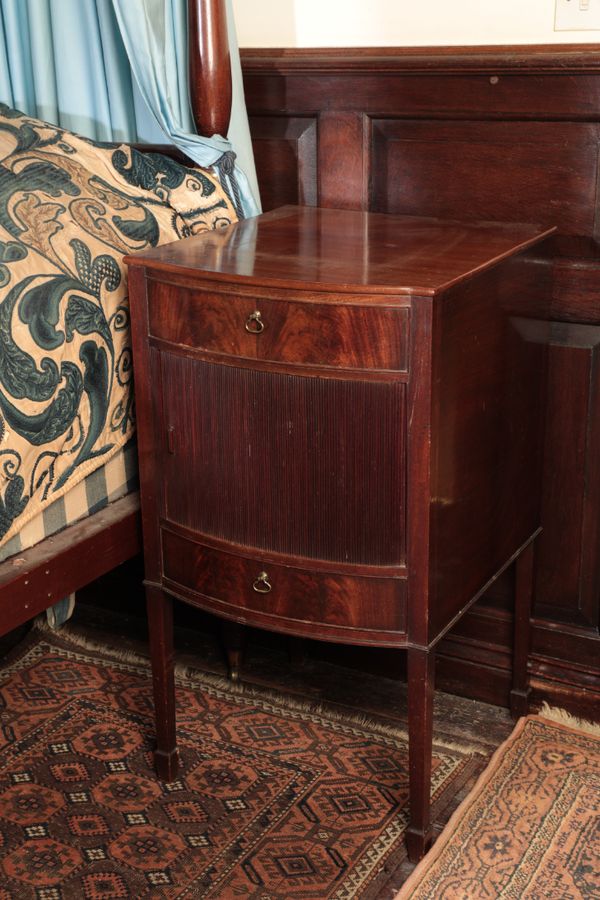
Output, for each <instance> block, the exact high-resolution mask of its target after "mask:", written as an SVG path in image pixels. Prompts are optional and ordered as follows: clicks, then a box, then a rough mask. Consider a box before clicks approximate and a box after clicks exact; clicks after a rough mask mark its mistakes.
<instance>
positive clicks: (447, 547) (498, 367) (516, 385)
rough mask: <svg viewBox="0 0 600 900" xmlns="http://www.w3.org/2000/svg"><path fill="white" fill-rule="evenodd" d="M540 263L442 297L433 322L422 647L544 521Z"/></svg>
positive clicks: (503, 269) (507, 268) (510, 266)
mask: <svg viewBox="0 0 600 900" xmlns="http://www.w3.org/2000/svg"><path fill="white" fill-rule="evenodd" d="M547 276H548V266H547V264H546V263H545V262H543V261H539V262H537V263H535V262H533V261H530V260H528V259H526V258H524V257H518V258H516V259H514V260H511V261H509V262H505V263H503V264H501V265H499V266H497V267H496V268H495V269H492V270H491V271H489V272H487V273H485V274H483V275H481V276H479V277H477V278H474V279H473V280H472V281H470V282H469V283H468V284H467V285H465V286H461V287H459V288H455V289H453V290H451V291H450V292H448V294H447V296H445V297H444V298H442V301H441V305H440V308H439V309H438V314H437V320H436V323H435V325H434V363H433V367H434V378H433V402H432V407H433V408H432V419H433V423H434V424H433V427H432V433H433V435H434V445H433V448H432V513H431V523H432V526H431V527H432V545H433V564H432V566H433V568H432V581H433V590H434V595H435V599H434V600H432V603H431V613H430V615H431V621H430V638H431V639H433V638H434V637H435V636H436V635H437V634H439V632H440V630H441V629H442V628H443V626H444V625H445V624H446V623H447V622H448V621H449V620H450V619H451V618H452V617H453V616H454V615H456V614H457V613H458V612H459V611H460V610H461V609H462V608H463V607H464V606H465V604H467V603H468V602H469V601H470V600H471V599H472V598H473V597H474V596H475V595H476V594H477V593H478V592H479V591H481V589H482V588H483V587H484V586H485V584H486V583H487V582H488V581H489V580H490V579H492V578H493V577H494V576H495V575H496V574H497V573H498V572H499V571H500V569H501V568H502V567H503V566H504V565H505V564H506V563H507V562H508V561H509V560H510V558H511V557H512V556H513V555H514V553H516V551H517V550H518V549H519V548H520V547H521V546H522V545H523V544H524V543H525V542H526V541H527V540H528V539H529V538H530V536H531V535H532V534H533V533H534V532H535V530H536V529H537V528H538V527H539V524H540V494H541V459H542V436H543V430H542V419H543V398H544V383H545V372H546V363H547V342H548V336H549V326H548V324H547V322H544V321H542V320H541V319H538V318H537V313H538V312H539V309H540V303H541V302H542V301H541V298H543V296H544V292H545V285H547V284H548V280H547Z"/></svg>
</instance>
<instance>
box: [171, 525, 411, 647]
mask: <svg viewBox="0 0 600 900" xmlns="http://www.w3.org/2000/svg"><path fill="white" fill-rule="evenodd" d="M162 543H163V571H164V578H165V584H166V587H167V588H168V587H173V588H174V589H175V590H177V587H178V586H180V587H181V588H183V589H184V590H183V593H184V594H185V595H186V596H188V595H189V592H190V591H191V592H192V593H194V594H198V595H202V598H205V600H206V601H208V602H203V603H202V604H201V605H202V606H203V607H204V608H207V609H212V610H213V611H214V612H216V613H219V612H221V613H223V614H224V615H234V616H236V617H237V618H239V619H243V620H245V621H248V623H251V624H256V625H258V626H261V625H262V626H264V627H267V628H268V627H272V628H274V629H277V627H281V628H282V630H286V631H289V632H294V631H297V632H298V633H304V634H306V633H309V629H308V628H307V627H304V626H310V631H311V632H312V629H313V627H314V636H315V637H319V636H322V637H328V636H329V637H331V638H332V639H335V637H336V635H335V633H334V632H335V631H337V630H338V629H339V630H341V631H344V630H347V631H348V635H347V638H346V639H347V640H350V641H352V640H356V641H360V640H361V639H360V635H359V634H355V635H354V636H353V635H352V632H354V631H355V632H360V631H361V630H363V631H369V632H379V633H380V632H387V633H390V632H393V633H395V634H404V633H405V631H406V582H405V580H403V579H397V578H371V577H369V578H365V577H358V576H354V575H351V576H350V575H339V574H334V573H328V572H320V571H319V572H312V571H308V570H304V569H297V568H291V567H289V566H282V565H271V564H270V563H263V562H261V561H259V560H256V559H250V558H247V557H243V556H238V555H236V554H233V553H225V552H223V551H220V550H214V549H212V548H209V547H205V546H203V545H201V544H197V543H195V542H194V541H190V540H188V539H187V538H184V537H181V536H180V535H177V534H173V533H172V532H170V531H163V534H162ZM190 599H192V600H193V599H194V598H193V597H191V598H190ZM211 601H214V602H211ZM236 611H237V613H236ZM284 622H287V623H288V627H287V628H285V627H284V626H283V623H284ZM294 623H295V624H296V626H298V627H294ZM319 626H321V627H322V629H323V633H322V634H321V635H319Z"/></svg>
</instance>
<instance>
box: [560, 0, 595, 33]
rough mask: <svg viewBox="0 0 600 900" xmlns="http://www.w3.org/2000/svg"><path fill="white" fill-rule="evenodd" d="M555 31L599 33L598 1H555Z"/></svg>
mask: <svg viewBox="0 0 600 900" xmlns="http://www.w3.org/2000/svg"><path fill="white" fill-rule="evenodd" d="M554 30H555V31H600V0H556V12H555V15H554Z"/></svg>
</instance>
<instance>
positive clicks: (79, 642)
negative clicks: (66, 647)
mask: <svg viewBox="0 0 600 900" xmlns="http://www.w3.org/2000/svg"><path fill="white" fill-rule="evenodd" d="M33 628H34V629H35V630H36V631H41V632H43V633H45V634H48V635H52V637H53V638H63V639H64V640H66V641H70V642H71V643H72V644H75V645H76V646H77V647H81V648H82V649H84V650H95V651H96V652H98V653H104V654H105V655H107V656H110V657H113V658H114V659H116V660H117V662H122V663H129V664H131V665H133V666H143V667H144V668H146V669H149V668H150V659H149V657H147V656H143V655H142V654H141V653H136V652H135V650H120V649H119V648H117V647H109V646H107V644H106V643H104V642H103V641H99V640H98V641H97V640H95V639H94V638H89V637H87V635H84V634H82V633H81V631H79V629H78V628H77V626H74V625H63V626H62V627H61V628H60V629H59V631H56V630H55V629H52V628H50V626H49V625H48V622H47V621H46V614H45V613H44V614H42V615H41V616H38V617H37V618H36V619H34V621H33Z"/></svg>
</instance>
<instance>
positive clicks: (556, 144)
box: [321, 119, 599, 235]
mask: <svg viewBox="0 0 600 900" xmlns="http://www.w3.org/2000/svg"><path fill="white" fill-rule="evenodd" d="M373 132H374V137H373V183H372V189H371V207H372V208H373V209H375V210H378V211H379V212H389V213H404V214H408V215H431V216H439V217H440V218H457V217H458V218H461V219H469V220H475V221H479V220H483V221H486V220H489V219H492V220H496V221H507V222H513V221H519V220H520V219H521V218H522V216H523V214H524V212H525V211H526V215H527V217H528V221H532V222H541V223H547V222H553V223H557V224H560V228H561V233H566V234H577V235H579V234H592V233H593V231H594V226H595V220H596V203H595V196H596V181H597V177H598V140H599V129H598V126H597V125H596V124H593V123H585V122H577V123H573V122H569V123H566V122H528V121H518V122H515V121H511V122H506V121H502V122H499V121H494V122H490V121H472V120H469V121H466V120H465V121H431V120H428V121H414V120H405V119H401V120H398V119H396V120H387V119H384V120H380V119H377V120H374V121H373ZM321 177H323V176H321Z"/></svg>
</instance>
